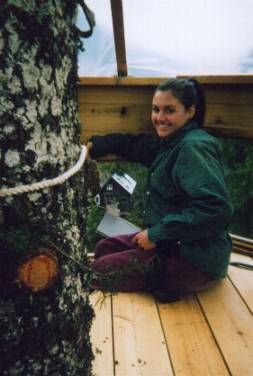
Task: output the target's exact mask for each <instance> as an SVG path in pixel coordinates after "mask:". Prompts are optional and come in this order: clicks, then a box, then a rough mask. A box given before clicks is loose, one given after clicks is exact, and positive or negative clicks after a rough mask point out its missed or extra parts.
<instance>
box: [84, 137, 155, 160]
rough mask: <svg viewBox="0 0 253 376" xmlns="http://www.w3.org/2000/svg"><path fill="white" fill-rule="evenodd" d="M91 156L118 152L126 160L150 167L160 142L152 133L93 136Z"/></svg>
mask: <svg viewBox="0 0 253 376" xmlns="http://www.w3.org/2000/svg"><path fill="white" fill-rule="evenodd" d="M90 141H91V142H92V143H93V147H92V149H91V153H90V155H91V157H92V158H95V159H96V158H99V157H102V156H104V155H106V154H117V155H119V156H121V157H123V158H124V159H126V160H129V161H132V162H138V163H142V164H143V165H144V166H146V167H149V166H150V165H151V164H152V162H153V160H154V158H155V156H156V153H157V149H158V148H159V142H158V139H157V138H156V137H154V136H153V135H151V134H146V133H141V134H138V135H134V134H122V133H112V134H108V135H105V136H92V137H91V139H90Z"/></svg>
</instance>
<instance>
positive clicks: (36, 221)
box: [0, 0, 93, 376]
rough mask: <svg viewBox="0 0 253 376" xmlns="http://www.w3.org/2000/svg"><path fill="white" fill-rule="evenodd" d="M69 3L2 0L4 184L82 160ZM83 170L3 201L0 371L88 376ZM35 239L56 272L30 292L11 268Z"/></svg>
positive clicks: (0, 155)
mask: <svg viewBox="0 0 253 376" xmlns="http://www.w3.org/2000/svg"><path fill="white" fill-rule="evenodd" d="M76 5H77V4H76V1H64V0H59V1H49V0H47V1H39V0H34V1H22V0H20V1H18V0H16V1H15V0H9V1H6V2H5V5H2V6H1V15H0V30H1V32H0V52H1V61H0V87H1V95H0V176H1V187H2V188H5V187H13V186H16V185H20V184H30V183H33V182H37V181H40V180H43V179H49V178H53V177H56V176H58V175H60V174H62V173H63V172H65V171H66V170H67V169H69V168H70V167H71V166H73V165H74V164H75V163H76V161H77V160H78V158H79V154H80V141H79V136H80V134H79V118H78V108H77V90H76V82H77V48H78V44H79V43H80V41H79V38H78V35H77V33H76V28H75V12H76ZM86 192H87V189H86V186H85V170H84V168H83V169H82V170H80V171H79V172H78V173H77V174H76V175H75V176H73V177H72V178H71V179H69V180H68V181H67V182H65V183H64V184H63V185H61V186H56V187H54V188H50V189H45V190H41V191H36V192H33V193H29V194H22V195H19V196H12V197H7V198H5V199H1V202H0V226H1V228H0V264H1V265H2V266H1V281H0V295H1V296H0V303H1V307H0V332H1V339H0V342H1V343H0V347H1V352H2V354H1V358H2V359H1V360H2V365H1V373H2V374H3V375H22V374H24V375H26V376H28V375H57V376H58V375H89V374H90V372H91V359H92V356H93V355H92V351H91V346H90V341H89V329H90V324H91V320H92V315H93V311H92V309H91V307H90V305H89V302H88V294H87V287H88V284H89V278H90V276H88V275H86V274H84V273H83V272H82V271H81V270H80V268H79V266H78V263H81V264H85V263H86V262H87V260H86V255H85V251H84V250H85V244H84V236H85V207H86ZM52 244H55V245H56V247H55V248H54V247H53V246H52ZM42 246H46V247H49V248H52V247H53V248H54V250H55V249H62V250H63V251H64V252H65V253H66V254H68V255H69V256H70V257H71V258H72V259H74V260H76V261H77V262H76V263H75V262H73V261H72V260H71V259H70V258H69V257H66V256H64V255H63V254H62V253H60V252H57V251H56V252H57V257H58V260H59V264H60V275H59V277H58V279H57V281H56V282H55V283H54V285H53V286H52V287H50V288H49V289H47V290H46V291H42V292H39V293H32V292H31V291H29V290H26V289H25V288H24V287H23V286H22V285H20V284H18V283H17V282H16V280H15V275H16V274H15V273H16V268H17V266H18V265H19V264H20V263H21V262H22V261H23V260H24V258H25V257H27V256H28V255H29V254H36V253H38V252H39V251H40V249H41V247H42Z"/></svg>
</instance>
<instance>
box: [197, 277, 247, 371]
mask: <svg viewBox="0 0 253 376" xmlns="http://www.w3.org/2000/svg"><path fill="white" fill-rule="evenodd" d="M198 298H199V301H200V304H201V306H202V309H203V311H204V313H205V315H206V318H207V320H208V322H209V325H210V327H211V329H212V331H213V335H214V336H215V338H216V341H217V343H218V344H219V347H220V349H221V351H222V353H223V356H224V358H225V360H226V363H227V364H228V367H229V369H230V372H231V374H232V375H238V376H239V375H244V376H252V359H253V318H252V314H251V313H250V312H249V310H248V308H247V307H246V306H245V304H244V303H243V301H242V299H241V297H240V296H239V295H238V293H237V292H236V290H235V289H234V287H233V286H232V284H231V283H230V281H229V280H227V279H226V280H223V281H221V282H220V283H219V284H217V285H216V286H214V287H212V288H211V289H209V290H206V291H203V292H201V293H199V294H198Z"/></svg>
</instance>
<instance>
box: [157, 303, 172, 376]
mask: <svg viewBox="0 0 253 376" xmlns="http://www.w3.org/2000/svg"><path fill="white" fill-rule="evenodd" d="M155 305H156V310H157V314H158V317H159V321H160V325H161V328H162V332H163V338H164V340H165V343H166V348H167V353H168V357H169V361H170V365H171V369H172V372H173V375H174V376H175V375H176V373H175V368H174V364H173V362H172V357H171V354H170V349H169V344H168V341H167V338H166V335H165V331H164V327H163V322H162V319H161V315H160V309H159V306H158V304H157V301H156V300H155Z"/></svg>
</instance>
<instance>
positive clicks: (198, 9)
mask: <svg viewBox="0 0 253 376" xmlns="http://www.w3.org/2000/svg"><path fill="white" fill-rule="evenodd" d="M86 3H87V5H88V6H89V7H90V8H91V9H92V10H93V11H94V12H95V15H96V27H95V29H94V35H93V36H92V37H91V38H88V39H86V40H85V41H84V45H85V51H84V52H81V53H80V54H79V75H80V76H84V75H86V76H87V75H88V76H90V75H95V76H105V75H106V76H113V75H116V74H117V68H116V58H115V51H114V41H113V33H112V21H111V11H110V1H109V0H86ZM123 7H124V20H125V38H126V52H127V63H128V73H129V75H132V76H174V75H178V74H187V75H190V74H232V73H253V39H252V35H253V22H252V14H253V1H252V0H194V1H187V0H138V1H137V0H123ZM82 18H83V17H82ZM79 24H81V25H83V24H84V20H83V19H82V20H81V19H80V17H79V19H78V25H79Z"/></svg>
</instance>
